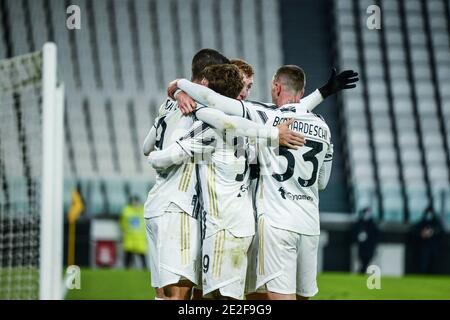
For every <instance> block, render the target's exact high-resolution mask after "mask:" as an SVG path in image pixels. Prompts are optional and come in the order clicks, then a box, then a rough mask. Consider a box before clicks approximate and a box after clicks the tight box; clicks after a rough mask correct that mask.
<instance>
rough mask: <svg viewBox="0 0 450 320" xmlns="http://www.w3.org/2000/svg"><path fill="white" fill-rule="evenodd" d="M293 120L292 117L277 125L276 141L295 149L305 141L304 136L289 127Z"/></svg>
mask: <svg viewBox="0 0 450 320" xmlns="http://www.w3.org/2000/svg"><path fill="white" fill-rule="evenodd" d="M293 122H294V119H290V120H288V121H285V122H283V123H281V124H279V125H278V126H277V128H278V142H279V144H280V146H283V147H287V148H290V149H297V148H298V147H301V146H304V145H305V143H306V140H305V137H304V136H303V135H302V134H300V133H297V132H295V131H292V130H291V129H289V125H291V124H292V123H293Z"/></svg>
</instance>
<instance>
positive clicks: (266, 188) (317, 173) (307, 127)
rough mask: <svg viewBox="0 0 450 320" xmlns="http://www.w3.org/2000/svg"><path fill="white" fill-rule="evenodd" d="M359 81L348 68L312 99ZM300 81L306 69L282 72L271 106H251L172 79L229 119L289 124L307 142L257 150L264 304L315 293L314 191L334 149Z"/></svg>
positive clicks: (323, 181)
mask: <svg viewBox="0 0 450 320" xmlns="http://www.w3.org/2000/svg"><path fill="white" fill-rule="evenodd" d="M356 81H358V78H357V74H356V73H354V72H352V71H344V72H343V73H341V74H339V75H338V76H336V75H335V71H334V72H333V75H332V77H331V78H330V80H329V82H328V83H327V84H326V85H325V86H324V87H322V88H321V89H319V90H316V92H315V93H313V94H312V95H310V96H309V99H311V98H314V96H313V95H316V96H317V97H315V98H317V99H319V96H320V99H322V98H323V97H326V96H328V95H330V94H332V93H335V92H336V91H338V90H341V89H350V88H353V87H355V86H356V85H355V84H354V83H355V82H356ZM304 83H305V78H304V73H303V70H301V69H300V68H298V67H296V66H284V67H281V68H280V69H279V70H278V71H277V73H276V74H275V76H274V78H273V82H272V100H273V102H274V104H273V105H268V104H266V105H262V104H261V105H260V106H258V105H253V106H251V105H249V103H248V102H239V101H236V100H232V99H228V98H225V97H223V96H220V95H218V94H216V93H215V92H213V91H211V90H209V89H207V88H204V87H200V86H195V85H193V84H192V83H189V81H186V80H180V81H178V82H177V84H178V87H179V88H180V89H182V90H183V91H185V92H186V93H188V94H189V95H190V96H191V97H193V98H194V99H195V100H197V101H198V102H200V103H202V104H205V105H209V106H211V107H214V108H219V109H221V110H222V111H224V112H226V113H228V114H232V115H236V116H239V115H241V116H244V117H248V118H250V119H251V120H253V121H257V122H260V123H264V124H266V125H268V126H274V125H278V124H279V123H280V122H283V121H286V120H287V119H294V122H293V124H292V125H291V129H293V130H294V131H298V132H301V133H303V134H304V135H305V136H306V137H307V144H306V146H304V147H302V148H300V149H299V150H297V151H290V150H287V149H285V148H282V147H278V148H277V147H271V146H269V148H267V147H262V148H261V147H260V148H259V161H260V162H261V177H260V180H259V184H258V188H257V192H258V194H257V198H256V206H257V212H258V234H259V250H258V251H259V252H258V270H257V287H258V288H260V290H263V291H265V292H266V293H267V296H266V297H267V298H268V299H296V298H297V299H303V298H308V297H310V296H313V295H315V294H316V293H317V284H316V273H317V250H318V240H319V234H320V225H319V211H318V190H319V189H323V188H325V187H326V184H327V183H328V179H329V176H330V172H331V160H332V153H333V149H332V144H331V136H330V130H329V128H328V126H327V125H326V123H325V122H324V121H323V119H322V118H320V117H318V116H316V115H314V114H312V113H310V112H309V110H308V108H305V107H304V106H302V103H298V102H299V101H300V98H301V97H302V96H303V94H304ZM311 96H313V97H311ZM239 105H240V106H239ZM277 106H280V107H277Z"/></svg>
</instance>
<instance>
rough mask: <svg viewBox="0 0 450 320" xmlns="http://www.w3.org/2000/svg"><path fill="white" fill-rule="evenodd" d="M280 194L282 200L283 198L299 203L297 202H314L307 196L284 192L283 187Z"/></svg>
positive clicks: (279, 190)
mask: <svg viewBox="0 0 450 320" xmlns="http://www.w3.org/2000/svg"><path fill="white" fill-rule="evenodd" d="M278 192H279V193H280V195H281V198H283V199H285V200H295V201H297V200H308V201H312V200H313V199H312V198H311V197H310V196H308V195H306V194H293V193H290V192H286V190H284V188H283V187H280V188H279V189H278Z"/></svg>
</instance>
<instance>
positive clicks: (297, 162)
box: [244, 102, 332, 235]
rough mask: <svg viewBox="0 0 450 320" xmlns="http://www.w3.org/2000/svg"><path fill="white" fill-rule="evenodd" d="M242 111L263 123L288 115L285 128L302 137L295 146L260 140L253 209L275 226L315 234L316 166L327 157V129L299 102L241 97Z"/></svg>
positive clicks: (329, 157) (329, 152)
mask: <svg viewBox="0 0 450 320" xmlns="http://www.w3.org/2000/svg"><path fill="white" fill-rule="evenodd" d="M244 109H245V110H244V111H245V112H246V116H247V117H248V118H250V119H251V120H253V121H256V122H259V123H264V124H266V125H268V126H274V127H275V126H277V125H279V124H280V123H282V122H284V121H287V120H288V119H290V118H293V119H294V123H293V124H292V125H291V126H290V129H291V130H293V131H295V132H298V133H301V134H303V135H304V136H305V138H306V145H305V146H303V147H300V148H298V149H297V150H294V149H288V148H285V147H278V146H267V145H263V144H261V143H260V145H259V147H258V160H259V163H260V177H259V180H258V182H257V193H256V197H255V201H256V209H257V213H258V215H261V214H264V216H265V218H266V219H267V220H268V221H269V222H270V223H271V224H272V225H273V226H275V227H278V228H282V229H286V230H290V231H293V232H297V233H301V234H305V235H319V234H320V222H319V188H318V180H319V172H320V169H321V167H322V165H323V163H324V161H331V160H332V145H331V135H330V129H329V128H328V126H327V124H326V123H325V121H324V120H323V118H322V117H320V116H318V115H316V114H314V113H311V112H309V111H307V110H306V109H303V108H302V107H301V106H300V104H289V105H285V106H282V107H281V108H277V107H276V106H275V105H273V104H261V103H252V102H245V103H244Z"/></svg>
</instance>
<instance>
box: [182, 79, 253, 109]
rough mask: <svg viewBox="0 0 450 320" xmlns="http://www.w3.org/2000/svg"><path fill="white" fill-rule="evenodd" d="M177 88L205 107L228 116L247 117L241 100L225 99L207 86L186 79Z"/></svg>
mask: <svg viewBox="0 0 450 320" xmlns="http://www.w3.org/2000/svg"><path fill="white" fill-rule="evenodd" d="M177 86H178V88H179V89H181V90H183V91H184V92H186V93H187V94H188V95H189V96H191V97H192V98H193V99H194V100H196V101H197V102H199V103H201V104H203V105H205V106H208V107H211V108H215V109H219V110H221V111H223V112H225V113H226V114H228V115H232V116H240V117H244V116H245V108H244V106H243V104H242V102H240V101H239V100H236V99H231V98H228V97H225V96H223V95H221V94H218V93H217V92H215V91H213V90H211V89H209V88H207V87H205V86H202V85H200V84H196V83H193V82H191V81H189V80H186V79H180V80H178V81H177Z"/></svg>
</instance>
